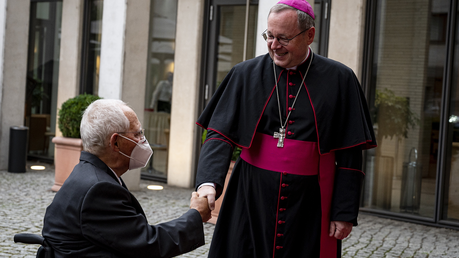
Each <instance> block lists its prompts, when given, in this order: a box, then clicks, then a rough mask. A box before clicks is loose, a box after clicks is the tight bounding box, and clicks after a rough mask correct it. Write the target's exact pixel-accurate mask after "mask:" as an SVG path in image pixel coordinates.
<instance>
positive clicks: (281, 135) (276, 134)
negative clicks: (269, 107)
mask: <svg viewBox="0 0 459 258" xmlns="http://www.w3.org/2000/svg"><path fill="white" fill-rule="evenodd" d="M273 136H274V138H276V139H278V140H277V148H283V147H284V139H285V129H284V128H279V132H274V135H273Z"/></svg>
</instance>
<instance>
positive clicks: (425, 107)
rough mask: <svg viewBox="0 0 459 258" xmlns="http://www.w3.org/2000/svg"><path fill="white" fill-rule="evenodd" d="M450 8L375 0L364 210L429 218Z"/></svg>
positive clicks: (444, 0) (442, 3)
mask: <svg viewBox="0 0 459 258" xmlns="http://www.w3.org/2000/svg"><path fill="white" fill-rule="evenodd" d="M448 5H449V1H448V0H433V1H429V0H421V1H410V2H406V3H404V4H403V5H400V4H399V1H396V0H386V1H378V4H377V8H376V10H377V20H376V26H375V43H374V44H375V45H374V49H373V55H374V56H373V67H372V74H371V87H372V88H373V89H375V96H374V103H373V107H372V115H373V119H374V120H373V122H374V124H375V133H376V136H377V141H378V148H376V149H375V150H371V151H368V155H367V160H366V166H367V168H366V172H367V174H366V178H365V188H364V207H368V208H373V209H379V210H385V211H392V212H399V213H406V214H414V215H418V216H422V217H429V218H433V216H434V212H435V186H436V176H437V162H438V143H439V142H438V140H439V128H440V126H439V125H440V108H441V105H440V103H441V97H442V85H443V80H444V79H443V74H444V63H445V60H446V54H445V53H446V51H445V50H446V43H445V42H446V22H444V21H446V17H447V13H448Z"/></svg>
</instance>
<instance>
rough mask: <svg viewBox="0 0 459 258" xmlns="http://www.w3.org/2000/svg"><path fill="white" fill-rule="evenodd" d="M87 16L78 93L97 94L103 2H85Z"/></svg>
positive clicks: (101, 0) (93, 0)
mask: <svg viewBox="0 0 459 258" xmlns="http://www.w3.org/2000/svg"><path fill="white" fill-rule="evenodd" d="M86 4H87V5H88V6H87V7H86V8H87V9H88V10H87V12H88V13H87V14H86V15H87V16H86V20H85V26H84V27H85V28H84V33H85V35H84V39H83V59H82V72H81V90H80V93H88V94H94V95H97V94H98V93H99V70H100V52H101V48H100V47H101V44H102V14H103V6H104V1H103V0H91V1H88V2H86Z"/></svg>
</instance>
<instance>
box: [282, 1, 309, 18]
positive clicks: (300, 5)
mask: <svg viewBox="0 0 459 258" xmlns="http://www.w3.org/2000/svg"><path fill="white" fill-rule="evenodd" d="M278 4H286V5H288V6H291V7H293V8H295V9H298V10H300V11H303V12H305V13H307V14H308V15H309V16H311V17H312V19H315V17H314V10H312V6H311V5H310V4H309V3H308V1H306V0H281V1H279V2H278Z"/></svg>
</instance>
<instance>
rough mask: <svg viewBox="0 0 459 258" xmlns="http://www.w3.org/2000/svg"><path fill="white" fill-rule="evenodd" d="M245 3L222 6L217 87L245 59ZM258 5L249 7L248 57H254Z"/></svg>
mask: <svg viewBox="0 0 459 258" xmlns="http://www.w3.org/2000/svg"><path fill="white" fill-rule="evenodd" d="M245 12H246V6H245V5H229V6H221V7H220V29H219V34H218V50H217V51H218V52H217V55H218V57H217V78H216V84H215V85H217V87H218V86H219V85H220V83H221V82H222V81H223V79H224V78H225V76H226V75H227V74H228V72H229V71H230V70H231V68H233V66H235V65H236V64H238V63H240V62H242V61H244V60H243V56H242V55H243V52H244V34H245V31H244V30H245ZM257 13H258V6H257V5H250V7H249V24H248V32H247V33H248V35H247V49H246V51H247V59H251V58H254V55H255V37H256V36H257V35H256V31H255V30H256V22H257V21H256V17H257V15H258V14H257Z"/></svg>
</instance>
